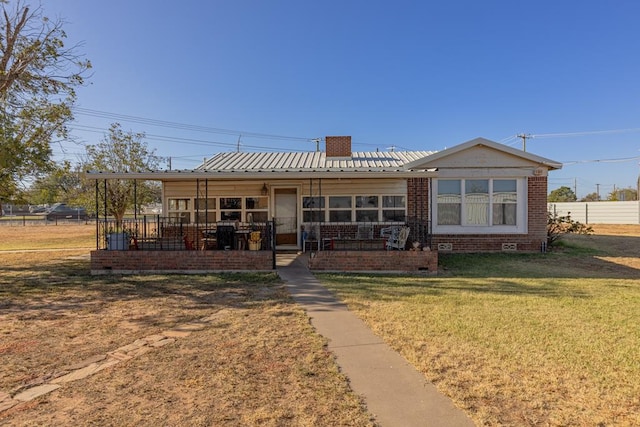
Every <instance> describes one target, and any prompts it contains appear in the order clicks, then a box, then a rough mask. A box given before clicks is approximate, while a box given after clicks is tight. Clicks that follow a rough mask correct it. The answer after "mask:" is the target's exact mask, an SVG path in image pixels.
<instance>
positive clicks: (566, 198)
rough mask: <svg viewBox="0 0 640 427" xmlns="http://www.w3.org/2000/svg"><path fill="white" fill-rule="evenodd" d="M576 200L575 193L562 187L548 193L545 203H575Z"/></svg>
mask: <svg viewBox="0 0 640 427" xmlns="http://www.w3.org/2000/svg"><path fill="white" fill-rule="evenodd" d="M577 199H578V198H577V197H576V193H574V192H573V190H572V189H571V188H569V187H566V186H562V187H560V188H557V189H555V190H553V191H552V192H551V193H549V196H548V197H547V201H548V202H551V203H558V202H575V201H576V200H577Z"/></svg>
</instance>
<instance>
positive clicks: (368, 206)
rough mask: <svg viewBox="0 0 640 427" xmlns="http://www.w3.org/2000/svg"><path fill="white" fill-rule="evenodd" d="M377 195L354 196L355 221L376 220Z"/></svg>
mask: <svg viewBox="0 0 640 427" xmlns="http://www.w3.org/2000/svg"><path fill="white" fill-rule="evenodd" d="M378 206H379V203H378V196H356V222H376V221H378Z"/></svg>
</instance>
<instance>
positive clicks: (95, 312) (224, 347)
mask: <svg viewBox="0 0 640 427" xmlns="http://www.w3.org/2000/svg"><path fill="white" fill-rule="evenodd" d="M72 227H73V226H65V227H63V226H58V227H49V226H48V227H23V228H9V227H6V228H5V227H0V241H2V242H3V245H4V246H3V247H4V248H5V249H6V248H7V246H11V243H10V242H11V241H12V239H13V240H19V241H20V242H19V243H16V245H17V247H18V248H21V249H25V248H24V246H23V245H24V241H30V244H29V246H30V248H33V247H40V248H42V247H48V246H49V243H47V242H44V243H41V242H40V241H41V240H43V239H45V240H46V239H50V240H59V243H58V244H59V245H60V246H57V247H59V248H69V245H71V243H69V241H74V242H75V241H82V239H83V237H78V236H82V235H83V233H84V239H85V240H84V242H85V243H82V246H89V247H90V246H91V240H92V239H93V230H94V229H93V228H91V227H86V226H77V227H80V228H79V229H78V230H74V228H72ZM37 229H39V230H37ZM86 230H89V231H88V232H86V233H85V231H86ZM76 231H77V232H78V234H77V235H76V234H75V233H76ZM50 232H55V233H57V234H58V236H57V237H54V238H51V237H50V236H51V235H50V234H49V233H50ZM12 233H18V235H13V236H12ZM72 236H74V237H72ZM67 239H68V240H67ZM73 244H77V243H73ZM87 253H88V251H87V250H86V249H84V250H64V251H55V250H54V251H52V250H47V251H41V252H32V251H27V252H6V251H5V252H2V251H0V366H2V368H1V369H2V375H0V395H1V394H2V393H1V392H5V393H10V394H11V395H14V394H15V393H16V392H18V391H20V390H22V389H25V388H28V387H29V385H32V384H38V383H40V382H42V381H43V380H49V379H51V378H53V377H56V376H59V375H60V374H61V373H64V372H65V371H66V370H67V369H68V367H69V365H72V364H75V363H77V362H80V361H82V360H85V359H87V358H90V357H92V356H96V355H100V354H105V353H106V352H109V351H113V350H115V349H116V348H119V347H121V346H124V345H127V344H130V343H132V342H134V341H135V340H137V339H139V338H142V337H147V336H150V335H153V334H157V333H159V332H160V331H163V330H166V329H169V328H172V327H174V326H176V325H180V324H184V323H186V322H189V321H193V320H197V319H201V318H203V317H205V316H209V315H212V314H215V313H223V315H221V316H220V318H219V320H216V321H215V322H213V323H212V324H210V325H208V326H207V327H206V328H205V329H204V330H201V331H196V332H193V333H192V334H191V335H189V336H187V337H182V338H177V339H176V341H175V342H174V343H173V344H169V345H166V346H164V347H161V348H158V349H154V350H152V351H149V352H148V353H145V354H143V355H141V356H138V357H135V358H133V359H130V360H127V361H125V362H123V363H120V364H118V365H116V366H113V367H111V368H108V369H105V370H104V371H101V372H99V373H97V374H95V375H92V376H90V377H87V378H85V379H82V380H79V381H75V382H71V383H67V384H64V385H63V387H62V388H60V389H59V390H56V391H54V392H52V393H49V394H47V395H45V396H42V397H40V398H37V399H36V400H33V401H31V402H26V403H23V404H20V405H18V406H15V407H13V408H11V409H9V410H7V411H4V412H0V424H1V425H12V426H17V425H20V426H22V425H112V426H127V425H131V426H133V425H136V426H138V425H190V426H198V425H200V426H211V425H230V426H237V425H267V426H268V425H272V426H275V425H301V426H316V425H327V426H329V425H331V426H333V425H351V426H369V425H372V422H371V421H370V415H369V414H368V413H367V412H366V410H365V409H364V408H363V407H362V402H361V401H360V399H359V398H358V397H357V396H355V395H354V394H353V393H352V392H351V391H350V389H349V387H348V384H347V381H346V379H345V377H344V376H343V375H342V374H341V373H340V372H339V371H338V369H337V366H336V364H335V361H334V357H333V355H332V354H330V353H328V352H327V351H326V348H325V346H324V341H323V339H322V338H321V337H319V336H318V335H317V334H315V332H314V331H313V329H312V328H311V326H310V324H309V321H308V318H307V317H306V315H305V313H304V312H303V311H302V310H301V309H300V308H299V307H298V306H296V305H295V304H294V303H293V302H292V300H291V299H290V298H289V295H288V294H287V292H286V290H285V289H284V288H283V286H282V284H281V283H280V281H279V279H278V278H277V276H276V275H275V274H226V275H196V276H182V275H156V276H124V277H119V276H113V277H111V276H99V277H92V276H90V275H89V274H88V270H89V266H88V257H87Z"/></svg>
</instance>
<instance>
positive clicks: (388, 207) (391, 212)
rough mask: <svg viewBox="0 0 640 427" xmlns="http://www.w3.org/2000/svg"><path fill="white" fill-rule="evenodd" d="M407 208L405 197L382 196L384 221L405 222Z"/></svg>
mask: <svg viewBox="0 0 640 427" xmlns="http://www.w3.org/2000/svg"><path fill="white" fill-rule="evenodd" d="M405 208H406V197H405V196H382V220H383V221H404V219H405Z"/></svg>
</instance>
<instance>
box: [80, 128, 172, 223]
mask: <svg viewBox="0 0 640 427" xmlns="http://www.w3.org/2000/svg"><path fill="white" fill-rule="evenodd" d="M143 139H144V133H133V132H130V131H129V132H124V131H123V130H122V128H121V126H120V124H119V123H113V124H112V125H111V127H110V128H109V133H108V134H107V135H105V137H104V138H103V140H102V141H101V142H99V143H98V144H96V145H88V146H87V159H86V163H85V164H84V168H85V169H87V170H96V171H103V172H144V171H148V170H155V169H158V168H159V165H160V161H161V160H162V158H161V157H159V156H156V155H155V150H150V149H149V148H148V147H147V144H146V143H145V142H144V141H143ZM84 185H85V186H86V187H85V188H86V189H87V191H85V192H84V194H85V195H86V196H85V200H84V201H83V203H82V204H83V205H85V206H87V207H89V206H91V204H92V203H93V204H94V205H95V199H92V200H89V199H88V198H87V196H89V195H93V196H95V190H93V191H92V190H91V187H90V186H92V185H94V189H95V181H93V180H92V181H90V182H88V181H85V184H84ZM135 187H136V188H135V193H136V194H137V198H136V200H137V202H138V206H135V208H136V209H139V207H140V206H141V205H142V204H145V203H149V202H152V201H154V200H156V199H157V195H158V187H157V184H155V183H152V182H148V181H142V182H137V183H136V184H135ZM133 196H134V180H132V179H109V180H108V181H107V205H108V206H107V213H108V214H109V215H113V216H114V217H115V219H116V223H117V224H121V223H122V219H123V218H124V214H125V212H126V211H127V209H130V208H132V207H134V206H133V204H134V197H133ZM102 197H104V196H102Z"/></svg>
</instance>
